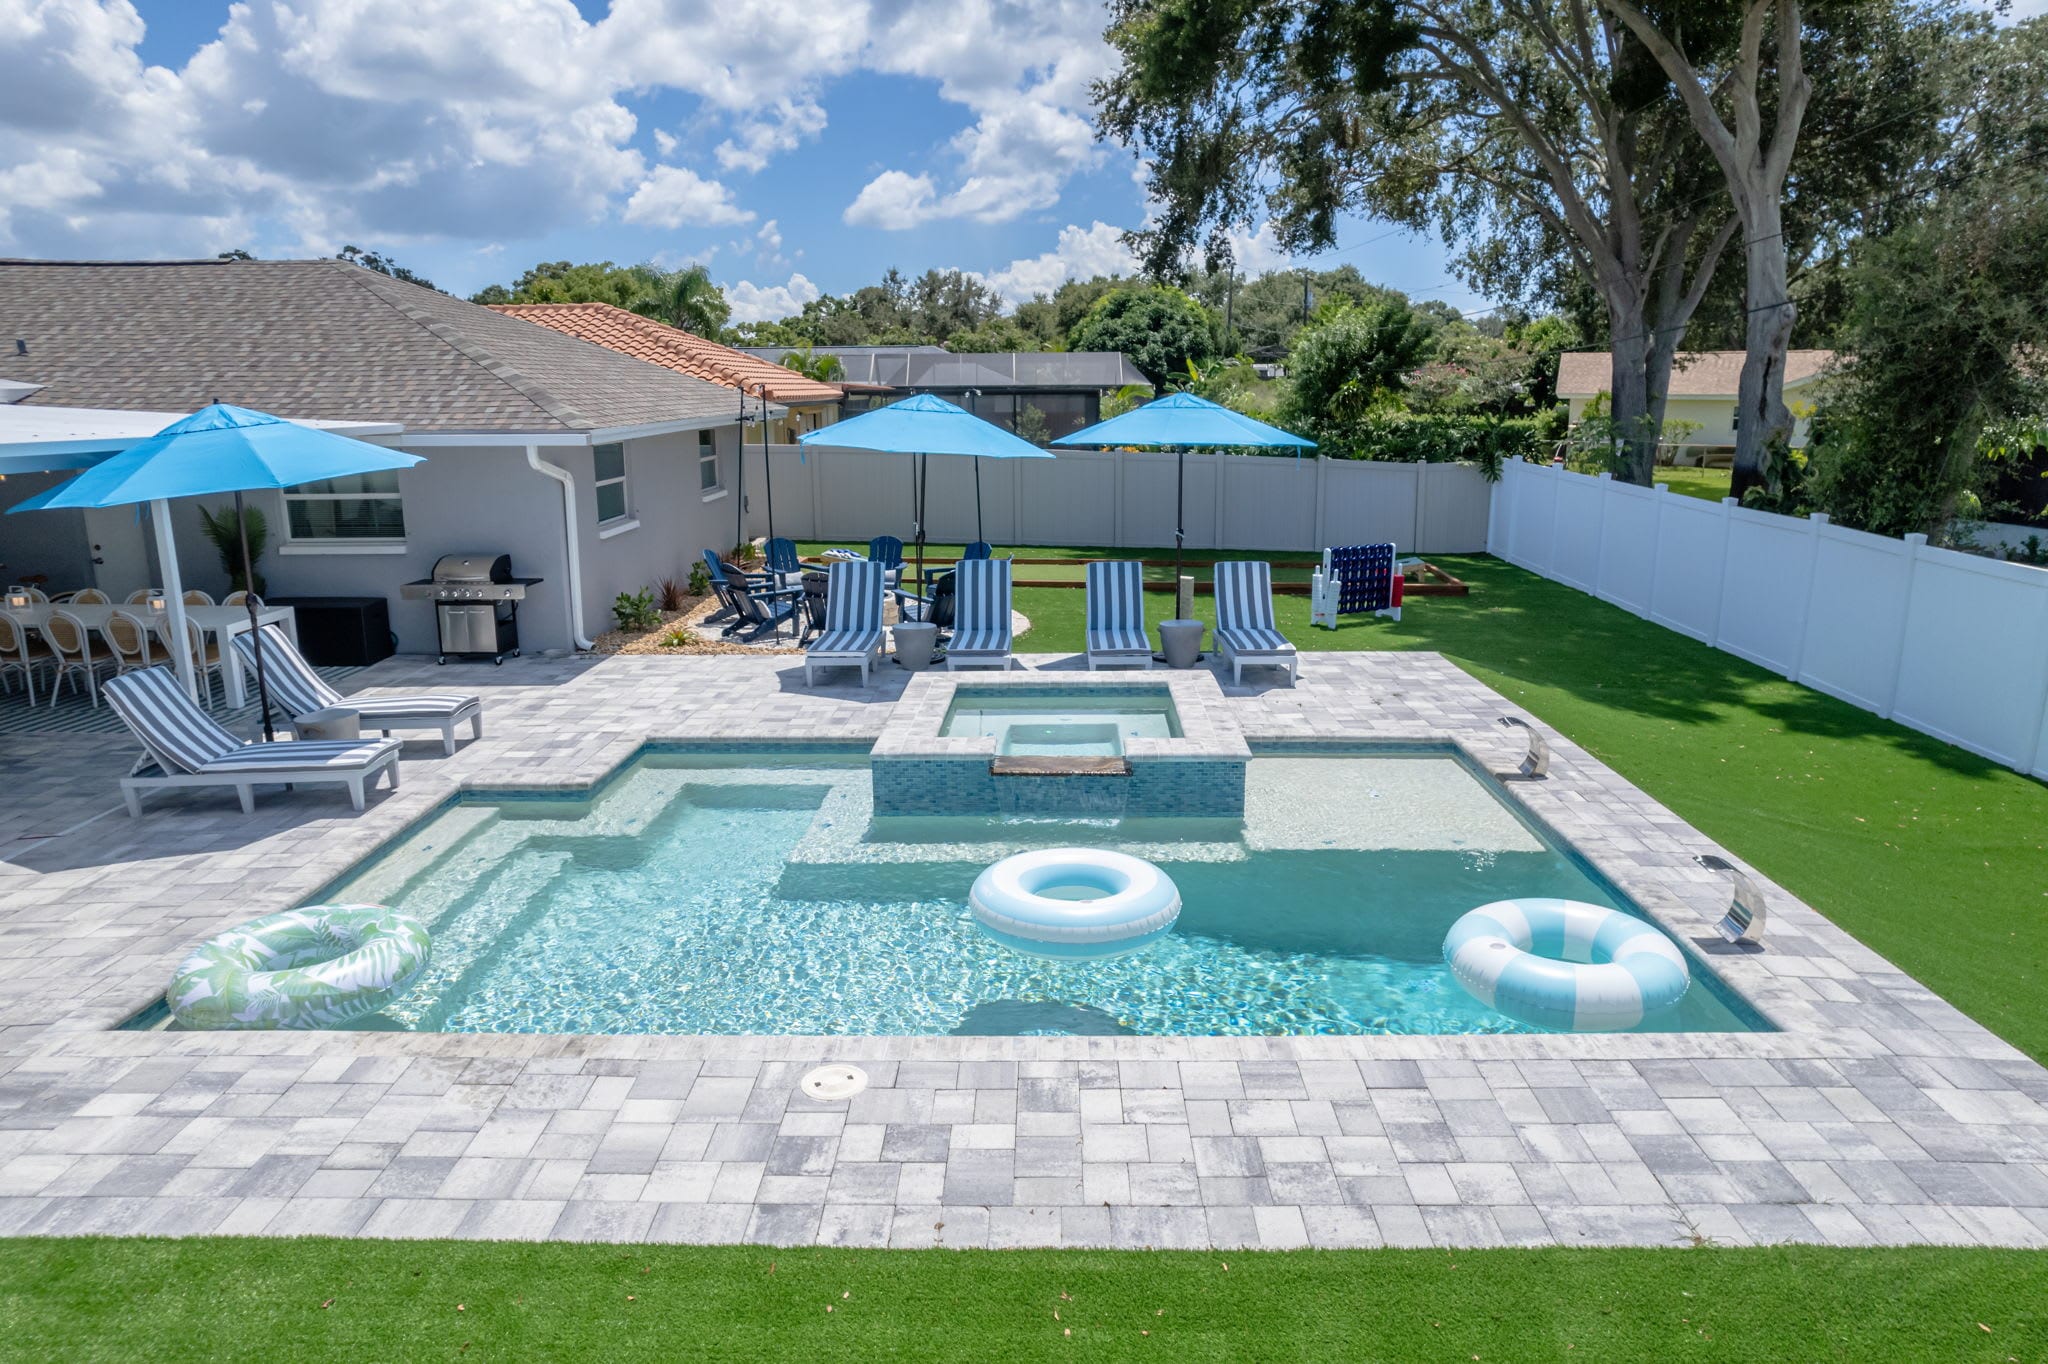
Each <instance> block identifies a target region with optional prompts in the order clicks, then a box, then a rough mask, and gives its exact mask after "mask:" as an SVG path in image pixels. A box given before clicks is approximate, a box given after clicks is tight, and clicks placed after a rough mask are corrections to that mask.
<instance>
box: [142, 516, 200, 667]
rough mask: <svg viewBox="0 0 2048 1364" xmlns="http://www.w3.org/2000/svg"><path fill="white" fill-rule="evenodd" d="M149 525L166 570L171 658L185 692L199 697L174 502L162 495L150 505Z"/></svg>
mask: <svg viewBox="0 0 2048 1364" xmlns="http://www.w3.org/2000/svg"><path fill="white" fill-rule="evenodd" d="M149 515H150V524H151V525H152V526H154V527H155V529H156V557H157V561H158V563H159V565H160V566H161V567H162V568H163V571H164V610H165V611H166V612H168V613H169V614H170V618H171V637H170V639H169V640H167V641H166V643H168V644H169V645H170V646H171V657H172V658H173V659H175V660H177V664H178V680H179V681H180V682H183V683H184V684H185V694H186V695H187V696H189V697H191V698H192V699H193V700H194V701H198V700H199V679H198V678H197V677H196V676H194V674H193V669H192V642H191V631H190V630H189V629H187V627H186V625H185V584H184V581H183V580H182V579H181V578H179V576H178V544H177V541H176V539H175V538H173V536H172V534H171V504H170V503H169V502H168V501H166V500H165V499H163V498H161V497H159V498H158V499H156V501H154V502H152V503H150V504H149Z"/></svg>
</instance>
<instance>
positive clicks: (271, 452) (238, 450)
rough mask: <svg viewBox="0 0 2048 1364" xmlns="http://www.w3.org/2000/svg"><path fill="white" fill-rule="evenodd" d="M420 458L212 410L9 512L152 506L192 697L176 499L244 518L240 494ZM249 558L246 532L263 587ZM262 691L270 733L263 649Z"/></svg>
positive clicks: (175, 646) (245, 577) (245, 560)
mask: <svg viewBox="0 0 2048 1364" xmlns="http://www.w3.org/2000/svg"><path fill="white" fill-rule="evenodd" d="M419 462H420V457H419V456H418V455H408V454H406V453H405V452H403V451H401V450H387V449H385V448H383V447H382V446H378V445H370V444H368V443H366V442H364V441H359V440H351V439H350V438H349V437H347V436H338V435H335V434H334V433H333V432H330V431H318V430H315V429H314V428H312V427H310V426H301V425H299V424H298V423H297V422H290V421H286V420H285V419H284V418H282V417H273V416H271V415H270V414H269V413H267V412H252V411H250V410H249V409H248V408H245V407H230V406H228V405H227V404H225V403H214V404H213V405H211V406H209V407H202V408H201V409H199V411H197V412H194V413H193V414H192V415H191V416H189V417H184V418H181V419H180V420H178V421H174V422H172V423H171V424H170V425H169V426H166V427H165V428H164V429H163V430H161V431H159V432H157V433H156V434H155V435H154V436H151V437H150V438H149V439H148V440H145V441H142V442H140V443H138V444H135V445H131V446H130V447H128V448H127V449H126V450H123V451H122V452H121V453H120V454H118V455H115V456H114V457H113V458H111V459H107V460H103V461H102V462H100V463H99V464H96V465H94V466H93V467H92V468H90V469H87V470H86V471H85V472H84V473H82V474H80V475H78V477H76V478H73V479H70V480H68V481H66V482H64V483H60V484H58V485H57V486H56V487H54V488H52V489H50V490H49V491H48V492H45V493H42V494H40V495H38V496H36V497H31V498H29V499H28V500H27V501H25V502H23V503H21V504H20V505H19V506H15V507H11V508H9V509H8V510H9V512H10V514H11V513H13V512H23V511H40V510H44V509H47V508H53V507H125V506H128V505H130V504H133V503H137V502H148V503H150V504H152V505H151V510H152V513H153V515H154V517H155V522H156V536H157V553H158V555H159V556H160V557H161V559H162V560H163V571H164V597H165V606H166V607H167V608H168V609H169V611H170V616H171V638H172V641H173V643H172V655H173V657H175V658H176V659H177V660H178V675H179V677H180V678H181V679H183V681H184V683H185V689H186V690H187V691H188V692H191V693H192V694H193V695H194V697H195V699H196V697H197V694H198V686H197V684H196V681H195V679H194V677H193V672H192V659H191V657H190V653H191V651H190V649H189V648H187V647H186V629H185V602H184V592H183V591H182V588H181V584H180V583H179V582H178V552H177V546H176V545H175V544H174V543H173V542H172V538H171V510H170V499H172V498H174V497H204V496H207V495H209V494H214V493H233V494H234V495H235V519H236V521H237V522H240V521H241V520H242V493H243V492H244V491H245V490H247V489H250V488H293V487H297V486H298V485H300V484H302V483H317V482H319V481H320V480H322V479H327V478H347V477H349V476H350V475H352V474H371V473H381V472H383V471H385V470H388V469H409V468H411V467H412V466H413V465H415V464H418V463H419ZM252 567H253V566H252V565H251V563H250V561H249V542H248V537H247V531H246V526H245V528H244V535H243V540H242V581H243V583H244V584H245V585H248V586H250V587H252V588H253V586H254V583H255V581H256V579H255V574H254V573H253V572H252V571H251V570H252ZM247 600H248V606H249V628H250V629H251V630H252V631H253V630H254V629H255V628H256V602H255V599H254V597H253V595H251V596H250V597H249V598H248V599H247ZM256 691H257V695H258V697H259V698H260V699H261V701H262V703H263V731H264V735H265V737H269V735H270V692H269V687H268V685H267V681H266V679H265V677H264V675H263V650H261V649H258V650H256Z"/></svg>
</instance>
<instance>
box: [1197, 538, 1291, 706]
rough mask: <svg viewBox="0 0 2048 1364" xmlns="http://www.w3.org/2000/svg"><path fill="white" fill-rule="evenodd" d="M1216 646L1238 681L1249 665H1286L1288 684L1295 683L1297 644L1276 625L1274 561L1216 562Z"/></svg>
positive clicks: (1241, 679)
mask: <svg viewBox="0 0 2048 1364" xmlns="http://www.w3.org/2000/svg"><path fill="white" fill-rule="evenodd" d="M1216 650H1217V652H1218V653H1221V654H1222V655H1223V661H1224V662H1226V663H1228V664H1230V667H1231V678H1232V680H1233V681H1235V682H1243V681H1244V670H1245V669H1246V668H1285V669H1287V683H1288V685H1289V686H1292V685H1293V684H1294V679H1295V673H1296V663H1297V656H1296V654H1295V652H1294V646H1293V645H1292V644H1289V643H1288V642H1287V636H1285V635H1283V634H1281V633H1280V631H1279V630H1278V629H1276V628H1275V627H1274V625H1273V567H1272V565H1271V564H1261V563H1241V562H1232V561H1228V560H1226V561H1223V562H1221V563H1218V564H1217V565H1216Z"/></svg>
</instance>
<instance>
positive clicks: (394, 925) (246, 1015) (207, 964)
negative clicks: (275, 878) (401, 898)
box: [164, 905, 429, 1028]
mask: <svg viewBox="0 0 2048 1364" xmlns="http://www.w3.org/2000/svg"><path fill="white" fill-rule="evenodd" d="M428 952H429V943H428V939H427V930H426V926H425V925H424V924H422V923H421V922H420V921H419V920H418V919H415V918H414V917H412V915H410V914H401V913H399V912H398V911H397V910H395V909H386V908H385V907H384V906H382V905H313V906H311V907H309V908H306V909H287V910H285V911H283V912H282V913H279V914H270V915H266V916H265V917H263V918H261V919H253V920H251V921H250V922H248V923H245V924H243V925H242V926H241V927H239V928H231V929H229V930H228V931H227V932H225V933H222V934H221V935H219V936H218V937H215V938H210V939H208V940H207V941H206V942H204V943H201V944H200V945H199V946H198V947H196V948H194V949H193V950H192V954H191V955H190V956H188V957H186V958H185V960H184V961H183V962H182V963H181V964H180V965H179V967H178V970H177V973H176V974H174V975H173V976H172V977H171V988H170V989H168V990H166V991H165V992H164V1001H165V1002H166V1003H167V1004H169V1005H170V1009H171V1017H172V1019H174V1020H175V1021H176V1022H177V1023H178V1025H179V1026H180V1027H185V1028H326V1027H332V1026H334V1025H335V1024H338V1023H347V1022H349V1021H351V1020H353V1019H357V1018H361V1017H362V1016H363V1015H365V1014H373V1013H375V1012H377V1010H379V1009H381V1008H383V1007H384V1006H385V1005H386V1004H389V1003H390V1002H391V1001H392V1000H394V999H396V998H398V996H399V995H401V994H403V993H405V990H406V988H407V987H408V986H410V985H411V984H412V983H413V981H414V979H415V978H417V977H418V975H419V973H420V972H421V971H422V970H424V969H425V968H426V965H427V956H428Z"/></svg>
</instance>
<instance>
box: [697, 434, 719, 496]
mask: <svg viewBox="0 0 2048 1364" xmlns="http://www.w3.org/2000/svg"><path fill="white" fill-rule="evenodd" d="M697 487H698V488H699V489H700V490H702V491H704V492H707V493H715V492H717V491H718V437H717V436H715V435H713V434H712V433H711V432H709V431H699V432H698V433H697Z"/></svg>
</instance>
